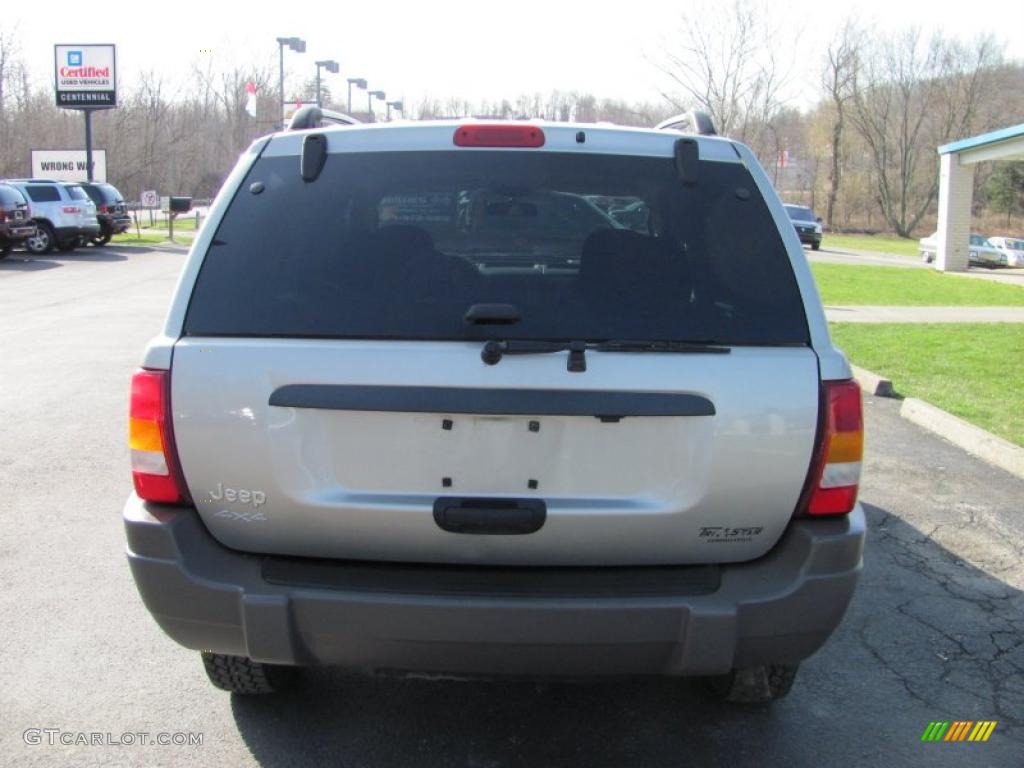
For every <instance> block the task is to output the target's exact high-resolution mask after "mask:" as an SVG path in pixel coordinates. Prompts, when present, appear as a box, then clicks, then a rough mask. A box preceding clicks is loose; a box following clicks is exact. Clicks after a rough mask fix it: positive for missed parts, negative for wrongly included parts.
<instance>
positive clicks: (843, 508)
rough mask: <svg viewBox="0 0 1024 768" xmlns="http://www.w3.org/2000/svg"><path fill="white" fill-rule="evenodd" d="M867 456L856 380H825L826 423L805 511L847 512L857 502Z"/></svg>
mask: <svg viewBox="0 0 1024 768" xmlns="http://www.w3.org/2000/svg"><path fill="white" fill-rule="evenodd" d="M863 458H864V412H863V406H862V404H861V395H860V386H859V385H858V384H857V382H856V381H829V382H825V424H824V429H823V432H822V440H821V445H820V446H819V448H818V452H817V455H816V459H815V462H814V465H813V466H812V468H811V476H812V485H811V488H810V495H809V498H808V499H807V504H806V507H805V510H804V511H805V514H808V515H845V514H847V513H848V512H850V511H851V510H852V509H853V506H854V504H856V503H857V489H858V486H859V485H860V472H861V461H862V459H863Z"/></svg>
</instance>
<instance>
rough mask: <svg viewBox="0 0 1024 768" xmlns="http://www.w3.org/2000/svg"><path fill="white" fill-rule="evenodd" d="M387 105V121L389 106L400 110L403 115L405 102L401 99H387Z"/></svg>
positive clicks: (389, 111) (389, 119)
mask: <svg viewBox="0 0 1024 768" xmlns="http://www.w3.org/2000/svg"><path fill="white" fill-rule="evenodd" d="M387 106H388V122H391V108H392V107H394V108H395V109H396V110H398V111H399V112H401V113H402V115H403V116H404V115H405V104H404V103H403V102H402V100H401V99H399V100H397V101H389V102H388V103H387Z"/></svg>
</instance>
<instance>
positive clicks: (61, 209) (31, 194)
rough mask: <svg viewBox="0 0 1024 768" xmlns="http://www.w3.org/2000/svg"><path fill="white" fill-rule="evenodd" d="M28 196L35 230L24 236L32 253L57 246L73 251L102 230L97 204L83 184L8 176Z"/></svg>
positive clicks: (36, 253)
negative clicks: (97, 215)
mask: <svg viewBox="0 0 1024 768" xmlns="http://www.w3.org/2000/svg"><path fill="white" fill-rule="evenodd" d="M4 183H5V184H9V185H10V186H12V187H15V188H16V189H18V190H19V191H20V192H21V193H22V194H23V195H24V196H25V197H26V199H27V200H28V202H29V207H30V209H31V211H32V219H33V220H34V221H35V225H36V233H35V234H34V235H32V236H30V237H29V238H28V239H27V240H25V248H26V249H28V251H29V253H32V254H34V255H37V256H39V255H42V254H45V253H49V252H50V251H52V250H53V249H54V247H57V248H59V249H60V250H62V251H73V250H74V249H75V248H77V247H78V246H79V245H85V244H86V243H87V242H89V241H90V240H91V239H92V238H94V237H96V236H97V235H98V234H99V231H100V223H99V220H98V219H97V218H96V204H95V203H93V201H92V200H91V199H90V198H89V196H88V195H87V194H86V193H85V190H84V189H82V187H81V186H79V185H78V184H75V183H72V182H63V181H53V180H52V179H9V180H6V181H4Z"/></svg>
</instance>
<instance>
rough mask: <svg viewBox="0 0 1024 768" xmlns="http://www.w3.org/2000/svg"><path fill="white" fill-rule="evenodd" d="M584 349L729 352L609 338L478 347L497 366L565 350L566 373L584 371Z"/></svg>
mask: <svg viewBox="0 0 1024 768" xmlns="http://www.w3.org/2000/svg"><path fill="white" fill-rule="evenodd" d="M588 349H592V350H595V351H597V352H667V353H675V354H728V353H729V352H730V351H731V350H730V348H729V347H724V346H721V345H718V344H713V343H710V342H700V341H635V340H631V339H612V340H610V341H597V342H585V341H544V340H540V339H538V340H533V339H509V340H508V341H497V340H491V341H488V342H487V343H486V344H484V346H483V349H482V350H480V359H481V360H483V361H484V362H485V363H486V364H487V365H497V364H498V363H500V362H501V358H502V357H504V356H505V355H537V354H543V353H545V352H564V351H566V350H568V352H569V360H568V363H567V364H566V368H567V370H568V371H569V372H570V373H582V372H583V371H585V370H587V359H586V356H585V352H586V350H588Z"/></svg>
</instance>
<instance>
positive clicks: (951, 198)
mask: <svg viewBox="0 0 1024 768" xmlns="http://www.w3.org/2000/svg"><path fill="white" fill-rule="evenodd" d="M940 157H941V160H940V163H941V165H940V171H939V232H938V234H937V235H936V237H935V239H936V240H937V241H938V242H937V243H936V254H935V268H936V269H938V270H941V271H943V272H966V271H967V247H968V244H969V242H970V236H971V203H972V201H973V199H974V165H973V164H971V165H961V164H960V155H959V154H957V153H956V152H950V153H948V154H945V155H941V156H940Z"/></svg>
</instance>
